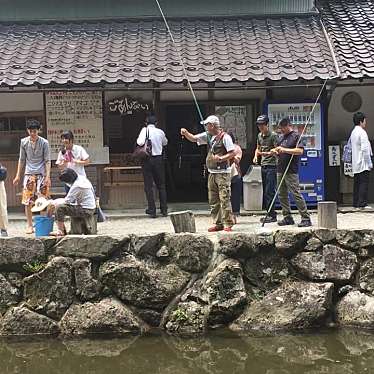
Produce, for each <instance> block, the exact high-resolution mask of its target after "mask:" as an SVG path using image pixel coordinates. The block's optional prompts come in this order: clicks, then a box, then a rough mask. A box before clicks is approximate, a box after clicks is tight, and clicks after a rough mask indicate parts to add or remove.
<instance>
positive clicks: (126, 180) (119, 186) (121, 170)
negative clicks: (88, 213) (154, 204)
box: [101, 166, 146, 209]
mask: <svg viewBox="0 0 374 374" xmlns="http://www.w3.org/2000/svg"><path fill="white" fill-rule="evenodd" d="M103 172H104V176H105V178H104V183H103V186H104V199H103V200H102V204H101V205H102V207H104V208H106V209H119V208H120V209H126V208H138V207H142V206H144V205H145V204H146V200H145V194H144V181H143V173H142V167H141V166H108V167H105V168H104V169H103Z"/></svg>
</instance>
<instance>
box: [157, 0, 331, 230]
mask: <svg viewBox="0 0 374 374" xmlns="http://www.w3.org/2000/svg"><path fill="white" fill-rule="evenodd" d="M155 1H156V4H157V7H158V9H159V10H160V13H161V16H162V19H163V20H164V23H165V26H166V29H167V31H168V33H169V36H170V38H171V40H172V42H173V45H174V48H175V50H176V52H177V55H178V58H179V61H180V64H181V66H182V69H183V74H184V76H185V78H186V80H187V84H188V88H189V90H190V91H191V94H192V97H193V100H194V103H195V106H196V109H197V112H198V113H199V116H200V120H201V121H203V119H204V118H203V115H202V113H201V110H200V107H199V104H198V102H197V98H196V95H195V92H194V90H193V87H192V85H191V81H190V78H189V76H188V73H187V69H186V67H185V63H184V61H183V58H182V54H181V53H180V51H179V50H178V48H177V46H176V42H175V39H174V36H173V33H172V32H171V29H170V26H169V23H168V21H167V19H166V17H165V14H164V12H163V10H162V7H161V4H160V2H159V0H155ZM328 80H329V78H326V79H325V81H324V83H323V86H322V88H321V90H320V92H319V94H318V97H317V100H316V101H315V103H314V105H313V107H312V110H311V111H310V114H309V117H308V118H307V121H306V124H305V126H304V128H303V131H302V132H301V135H300V137H299V139H298V141H297V144H296V148H297V147H298V145H299V144H300V141H301V138H302V136H303V135H304V132H305V130H306V128H307V126H308V125H309V124H310V121H311V117H312V114H313V112H314V110H315V108H316V106H317V103H318V101H319V99H320V98H321V95H322V92H323V90H324V88H325V86H326V83H327V81H328ZM182 142H183V138H182ZM182 148H183V143H182V146H181V148H180V152H182ZM293 158H294V155H291V158H290V161H289V162H288V164H287V167H286V170H285V172H284V173H283V175H282V178H281V180H280V182H279V184H278V188H277V190H276V193H275V195H274V197H273V200H272V202H271V204H270V207H269V209H268V211H267V212H266V216H265V219H264V221H263V223H262V227H264V226H265V223H266V219H267V217H268V216H269V213H270V211H271V209H272V208H273V206H274V204H275V200H276V198H277V196H278V194H279V190H280V188H281V186H282V184H283V182H284V179H285V177H286V174H287V172H288V170H289V168H290V165H291V162H292V160H293ZM179 165H181V157H180V162H179Z"/></svg>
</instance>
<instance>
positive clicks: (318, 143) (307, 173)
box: [265, 102, 325, 207]
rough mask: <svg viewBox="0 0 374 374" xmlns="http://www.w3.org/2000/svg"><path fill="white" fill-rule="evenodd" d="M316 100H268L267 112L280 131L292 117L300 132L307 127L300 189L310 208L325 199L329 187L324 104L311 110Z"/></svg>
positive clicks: (303, 143) (301, 161) (301, 163)
mask: <svg viewBox="0 0 374 374" xmlns="http://www.w3.org/2000/svg"><path fill="white" fill-rule="evenodd" d="M313 105H314V103H311V102H301V103H284V102H283V103H279V102H278V103H276V102H267V103H266V104H265V112H267V114H268V117H269V122H270V128H271V129H272V130H273V131H274V132H278V131H277V125H278V123H279V121H280V120H281V119H282V118H285V117H288V118H289V119H290V120H291V123H292V124H293V128H294V130H295V131H296V132H298V133H299V134H301V133H302V131H303V128H304V126H305V125H306V124H307V121H308V118H309V116H310V121H309V123H308V125H307V126H306V128H305V131H304V134H303V137H302V138H301V144H302V145H303V147H304V154H303V155H302V156H301V157H300V172H299V175H300V188H301V192H302V194H303V196H304V198H305V201H306V203H307V205H308V206H309V207H312V206H316V205H317V203H318V201H322V200H324V197H325V188H324V177H325V170H324V168H325V162H324V133H323V130H324V126H323V115H322V114H323V113H322V109H323V107H322V106H321V104H320V103H317V105H316V107H315V109H314V111H313V113H311V111H312V108H313Z"/></svg>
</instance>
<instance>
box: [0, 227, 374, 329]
mask: <svg viewBox="0 0 374 374" xmlns="http://www.w3.org/2000/svg"><path fill="white" fill-rule="evenodd" d="M0 314H1V316H0V335H3V336H11V335H38V334H45V335H63V336H87V335H90V334H99V333H111V334H116V335H117V334H118V335H122V334H127V333H135V334H141V333H144V332H146V331H148V330H149V329H151V328H157V327H158V328H161V329H164V330H166V331H167V332H168V333H170V334H177V335H186V336H188V335H197V334H204V333H205V332H207V331H208V330H209V329H215V328H220V327H227V326H228V327H229V328H230V329H232V330H234V331H254V330H255V331H258V330H263V331H276V330H295V329H309V328H315V327H324V326H331V325H341V326H359V327H364V328H365V327H368V328H371V327H374V231H368V230H359V231H347V230H336V231H331V230H313V231H279V232H276V233H274V234H266V235H265V234H264V235H255V234H231V235H228V234H226V235H222V236H218V237H207V236H204V235H196V234H174V235H169V234H158V235H148V236H147V235H144V236H135V235H130V236H122V237H107V236H86V237H78V236H67V237H65V238H62V239H58V240H57V239H50V238H45V239H31V238H2V239H0Z"/></svg>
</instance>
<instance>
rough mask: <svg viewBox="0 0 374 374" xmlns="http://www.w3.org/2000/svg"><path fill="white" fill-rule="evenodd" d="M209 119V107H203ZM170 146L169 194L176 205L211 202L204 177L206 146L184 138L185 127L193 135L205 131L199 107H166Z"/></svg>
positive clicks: (168, 153) (167, 134)
mask: <svg viewBox="0 0 374 374" xmlns="http://www.w3.org/2000/svg"><path fill="white" fill-rule="evenodd" d="M200 109H201V111H202V114H203V116H205V112H206V107H205V106H201V107H200ZM164 114H165V117H164V118H165V125H166V126H165V127H166V136H167V138H168V140H169V142H168V147H167V160H168V162H167V180H168V183H167V193H168V200H169V201H174V202H199V201H207V181H206V178H205V176H204V165H205V157H206V147H204V146H201V147H199V146H198V145H197V144H196V143H191V142H190V141H188V140H186V139H183V140H182V138H181V135H180V129H181V128H182V127H185V128H186V129H187V130H188V131H190V132H191V133H193V134H197V133H200V132H202V131H204V128H203V126H202V125H200V117H199V115H198V113H197V111H196V108H195V106H193V105H190V104H178V105H167V106H166V107H165V113H164Z"/></svg>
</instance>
